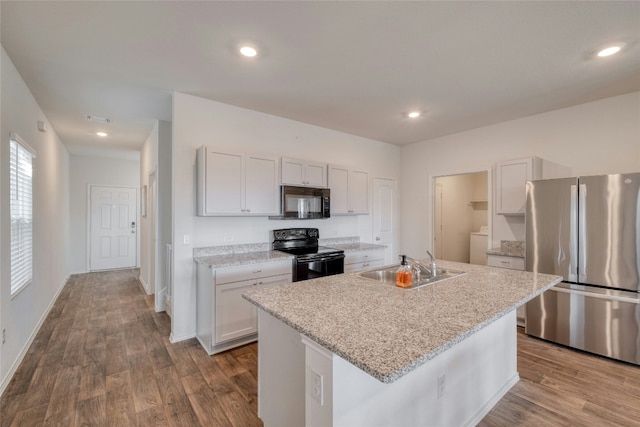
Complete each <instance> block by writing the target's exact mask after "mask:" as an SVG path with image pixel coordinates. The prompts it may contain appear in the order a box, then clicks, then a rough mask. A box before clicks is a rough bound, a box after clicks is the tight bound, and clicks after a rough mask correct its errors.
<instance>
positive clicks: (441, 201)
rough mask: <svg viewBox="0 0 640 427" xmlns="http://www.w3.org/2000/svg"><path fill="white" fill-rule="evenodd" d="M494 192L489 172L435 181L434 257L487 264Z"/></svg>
mask: <svg viewBox="0 0 640 427" xmlns="http://www.w3.org/2000/svg"><path fill="white" fill-rule="evenodd" d="M490 188H491V182H490V173H489V171H488V170H481V171H472V172H462V173H457V174H448V175H441V176H435V177H434V179H433V195H434V204H433V206H434V214H433V249H434V254H433V255H434V256H435V257H436V258H437V259H442V260H445V261H455V262H464V263H469V262H470V263H472V264H482V265H484V264H486V251H487V249H489V235H490V232H489V231H490V230H489V228H490V221H489V219H490V218H491V215H490V213H491V211H490V206H491V203H490V194H491V192H490V191H489V189H490Z"/></svg>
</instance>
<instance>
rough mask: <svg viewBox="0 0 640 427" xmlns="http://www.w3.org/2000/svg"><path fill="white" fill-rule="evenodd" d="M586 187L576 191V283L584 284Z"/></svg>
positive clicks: (583, 186) (582, 186)
mask: <svg viewBox="0 0 640 427" xmlns="http://www.w3.org/2000/svg"><path fill="white" fill-rule="evenodd" d="M586 202H587V186H586V185H585V184H580V187H579V190H578V230H579V232H578V248H577V249H578V282H580V283H582V282H585V274H584V272H585V266H586V265H587V251H586V249H585V248H586V247H587V215H586V213H587V205H586Z"/></svg>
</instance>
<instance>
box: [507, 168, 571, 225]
mask: <svg viewBox="0 0 640 427" xmlns="http://www.w3.org/2000/svg"><path fill="white" fill-rule="evenodd" d="M570 174H571V169H569V168H567V167H565V166H562V165H559V164H556V163H553V162H550V161H548V160H543V159H541V158H539V157H525V158H522V159H513V160H506V161H503V162H498V164H497V166H496V213H498V214H500V215H524V210H525V205H526V202H527V200H526V192H525V191H526V190H525V188H526V187H525V185H526V183H527V181H531V180H535V179H551V178H565V177H568V176H570Z"/></svg>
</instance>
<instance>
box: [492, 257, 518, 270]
mask: <svg viewBox="0 0 640 427" xmlns="http://www.w3.org/2000/svg"><path fill="white" fill-rule="evenodd" d="M487 265H488V266H490V267H500V268H508V269H511V270H524V258H516V257H510V256H501V255H487Z"/></svg>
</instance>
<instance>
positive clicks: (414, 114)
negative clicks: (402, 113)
mask: <svg viewBox="0 0 640 427" xmlns="http://www.w3.org/2000/svg"><path fill="white" fill-rule="evenodd" d="M420 116H421V114H420V111H411V112H410V113H408V114H407V117H409V118H410V119H417V118H418V117H420Z"/></svg>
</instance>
